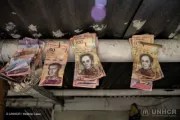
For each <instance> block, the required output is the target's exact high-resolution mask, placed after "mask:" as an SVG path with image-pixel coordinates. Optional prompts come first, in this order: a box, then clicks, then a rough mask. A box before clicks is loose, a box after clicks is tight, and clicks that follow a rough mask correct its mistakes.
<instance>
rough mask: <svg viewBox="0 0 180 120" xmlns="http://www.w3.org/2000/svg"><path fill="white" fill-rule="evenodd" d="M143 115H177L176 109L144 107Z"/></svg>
mask: <svg viewBox="0 0 180 120" xmlns="http://www.w3.org/2000/svg"><path fill="white" fill-rule="evenodd" d="M141 115H142V116H161V117H176V115H177V111H176V109H142V110H141Z"/></svg>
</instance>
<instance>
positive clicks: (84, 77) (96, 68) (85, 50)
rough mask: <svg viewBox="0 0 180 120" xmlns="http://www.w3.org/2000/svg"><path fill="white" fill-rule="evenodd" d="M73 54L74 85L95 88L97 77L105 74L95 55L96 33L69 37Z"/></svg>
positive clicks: (97, 82) (97, 83)
mask: <svg viewBox="0 0 180 120" xmlns="http://www.w3.org/2000/svg"><path fill="white" fill-rule="evenodd" d="M70 43H71V47H72V48H73V50H74V54H75V70H74V82H73V86H75V87H87V88H95V87H96V86H98V85H99V80H98V78H101V77H103V76H105V72H104V69H103V67H102V64H101V62H100V60H99V57H98V55H97V45H98V40H97V37H96V34H91V33H85V34H81V35H78V36H74V37H73V38H71V39H70Z"/></svg>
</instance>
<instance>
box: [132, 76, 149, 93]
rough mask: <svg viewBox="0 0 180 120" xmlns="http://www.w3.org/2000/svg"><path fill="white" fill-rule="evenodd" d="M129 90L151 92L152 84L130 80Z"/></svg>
mask: <svg viewBox="0 0 180 120" xmlns="http://www.w3.org/2000/svg"><path fill="white" fill-rule="evenodd" d="M130 87H131V88H137V89H141V90H145V91H152V87H153V82H151V81H150V82H144V83H142V82H141V81H139V80H135V79H131V85H130Z"/></svg>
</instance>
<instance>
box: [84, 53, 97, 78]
mask: <svg viewBox="0 0 180 120" xmlns="http://www.w3.org/2000/svg"><path fill="white" fill-rule="evenodd" d="M80 64H81V65H82V66H83V69H82V71H81V72H80V74H81V75H96V74H98V70H97V69H96V68H95V66H94V56H93V55H92V54H90V53H86V54H82V55H80Z"/></svg>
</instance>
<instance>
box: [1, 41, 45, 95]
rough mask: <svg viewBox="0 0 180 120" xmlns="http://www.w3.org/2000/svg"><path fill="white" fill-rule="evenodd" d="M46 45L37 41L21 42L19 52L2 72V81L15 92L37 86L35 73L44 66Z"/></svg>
mask: <svg viewBox="0 0 180 120" xmlns="http://www.w3.org/2000/svg"><path fill="white" fill-rule="evenodd" d="M44 45H45V44H44V42H42V41H39V40H37V39H31V38H24V39H23V40H19V45H18V49H17V51H16V52H15V54H14V55H13V56H12V58H11V59H10V62H9V63H7V65H6V66H5V67H4V68H3V69H2V70H1V72H0V76H1V77H2V76H3V78H2V79H4V80H7V81H8V82H9V84H10V85H11V89H12V90H13V91H15V92H20V91H23V90H26V89H27V88H29V87H30V86H31V85H34V84H37V82H38V79H37V77H36V76H35V71H36V69H38V68H39V67H41V65H42V54H43V50H44Z"/></svg>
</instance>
